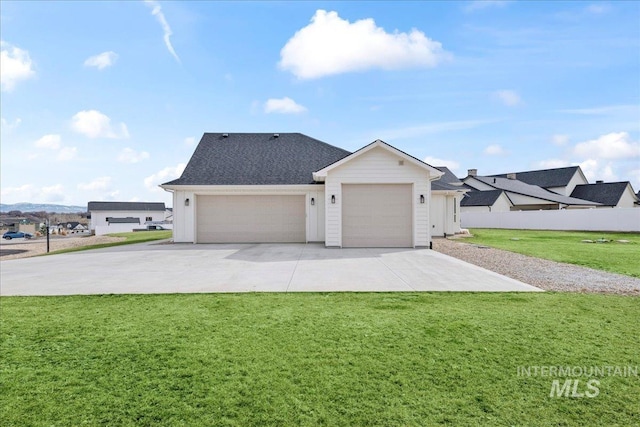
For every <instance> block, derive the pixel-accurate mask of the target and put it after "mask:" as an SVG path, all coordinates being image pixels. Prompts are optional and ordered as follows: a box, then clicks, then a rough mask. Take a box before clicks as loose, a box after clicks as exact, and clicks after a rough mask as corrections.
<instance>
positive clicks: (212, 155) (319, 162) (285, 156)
mask: <svg viewBox="0 0 640 427" xmlns="http://www.w3.org/2000/svg"><path fill="white" fill-rule="evenodd" d="M350 154H351V152H349V151H347V150H343V149H342V148H338V147H334V146H332V145H329V144H327V143H326V142H322V141H319V140H317V139H314V138H311V137H308V136H306V135H303V134H301V133H280V134H274V133H205V134H204V135H203V136H202V139H201V140H200V143H199V144H198V146H197V148H196V150H195V152H194V153H193V156H192V157H191V160H189V163H188V164H187V166H186V168H185V170H184V172H183V173H182V176H181V177H180V178H178V179H175V180H173V181H170V182H167V183H165V184H163V185H295V184H313V183H314V181H313V176H312V173H313V172H314V171H317V170H320V169H322V168H324V167H325V166H327V165H330V164H332V163H334V162H336V161H338V160H341V159H343V158H344V157H346V156H348V155H350Z"/></svg>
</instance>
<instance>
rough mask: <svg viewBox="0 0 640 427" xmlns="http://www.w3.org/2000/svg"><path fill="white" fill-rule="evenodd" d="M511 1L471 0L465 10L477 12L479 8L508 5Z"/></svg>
mask: <svg viewBox="0 0 640 427" xmlns="http://www.w3.org/2000/svg"><path fill="white" fill-rule="evenodd" d="M508 3H510V1H507V0H474V1H471V2H469V3H468V4H467V5H466V6H465V7H464V11H465V12H475V11H478V10H484V9H489V8H492V7H503V6H506V5H507V4H508Z"/></svg>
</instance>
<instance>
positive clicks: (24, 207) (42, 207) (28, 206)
mask: <svg viewBox="0 0 640 427" xmlns="http://www.w3.org/2000/svg"><path fill="white" fill-rule="evenodd" d="M10 211H20V212H43V211H44V212H53V213H77V212H86V211H87V206H86V205H85V206H64V205H51V204H40V203H15V204H13V205H5V204H4V203H0V212H10Z"/></svg>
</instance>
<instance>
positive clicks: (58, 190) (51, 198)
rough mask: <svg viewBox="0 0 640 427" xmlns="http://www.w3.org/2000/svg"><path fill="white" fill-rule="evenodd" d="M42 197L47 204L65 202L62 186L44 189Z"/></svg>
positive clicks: (57, 185)
mask: <svg viewBox="0 0 640 427" xmlns="http://www.w3.org/2000/svg"><path fill="white" fill-rule="evenodd" d="M40 193H41V197H42V199H43V200H44V201H45V202H51V203H54V202H62V201H64V187H63V186H62V185H61V184H56V185H52V186H50V187H42V190H41V191H40Z"/></svg>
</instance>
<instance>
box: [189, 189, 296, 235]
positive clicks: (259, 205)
mask: <svg viewBox="0 0 640 427" xmlns="http://www.w3.org/2000/svg"><path fill="white" fill-rule="evenodd" d="M196 209H197V214H196V221H197V233H198V235H197V242H198V243H285V242H305V240H306V233H305V230H306V226H305V224H306V220H305V197H304V196H198V199H197V207H196Z"/></svg>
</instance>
